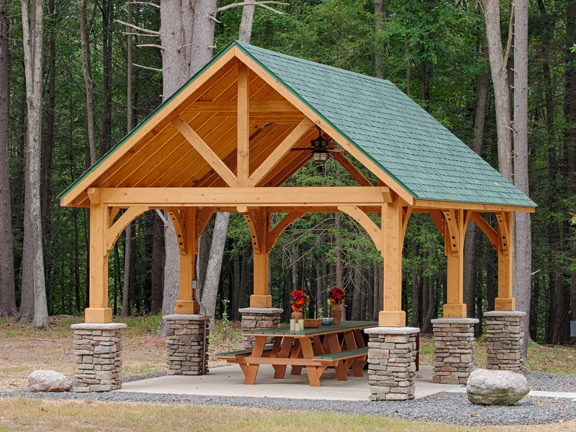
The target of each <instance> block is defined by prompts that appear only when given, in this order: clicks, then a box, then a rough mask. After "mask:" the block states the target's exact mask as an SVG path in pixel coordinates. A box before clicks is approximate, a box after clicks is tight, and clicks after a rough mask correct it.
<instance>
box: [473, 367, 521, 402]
mask: <svg viewBox="0 0 576 432" xmlns="http://www.w3.org/2000/svg"><path fill="white" fill-rule="evenodd" d="M466 392H467V393H468V400H470V402H472V403H473V404H478V405H513V404H515V403H516V402H518V401H519V400H520V399H522V398H523V397H524V396H526V395H527V394H528V393H529V392H530V388H529V387H528V380H527V379H526V377H525V376H524V375H522V374H519V373H516V372H512V371H507V370H487V369H476V370H475V371H474V372H472V373H471V374H470V377H469V378H468V383H467V385H466Z"/></svg>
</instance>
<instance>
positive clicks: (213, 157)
mask: <svg viewBox="0 0 576 432" xmlns="http://www.w3.org/2000/svg"><path fill="white" fill-rule="evenodd" d="M172 124H173V125H174V127H176V129H178V132H180V133H181V134H182V135H183V136H184V138H186V141H188V142H189V143H190V144H191V145H192V147H194V149H195V150H196V151H197V152H198V153H200V155H201V156H202V157H203V158H204V160H205V161H206V162H208V164H209V165H210V166H211V167H212V168H213V169H214V171H216V172H217V173H218V175H219V176H220V177H222V179H224V181H225V182H226V183H227V184H228V185H229V186H231V187H234V186H236V184H237V180H236V176H235V175H234V173H233V172H232V171H230V168H228V167H227V166H226V164H225V163H224V162H222V159H220V157H218V155H217V154H216V153H214V151H213V150H212V149H211V148H210V147H208V145H207V144H206V143H205V142H204V140H203V139H202V138H200V136H199V135H198V134H197V133H196V131H194V129H192V128H191V127H190V125H189V124H188V123H186V122H185V121H184V120H182V119H181V118H180V117H178V116H177V117H175V118H174V120H172Z"/></svg>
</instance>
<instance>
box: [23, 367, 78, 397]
mask: <svg viewBox="0 0 576 432" xmlns="http://www.w3.org/2000/svg"><path fill="white" fill-rule="evenodd" d="M28 387H29V388H30V391H33V392H65V391H68V390H70V389H71V388H72V380H71V379H70V378H68V377H67V376H66V375H64V374H61V373H60V372H55V371H51V370H37V371H34V372H32V373H31V374H30V376H29V377H28Z"/></svg>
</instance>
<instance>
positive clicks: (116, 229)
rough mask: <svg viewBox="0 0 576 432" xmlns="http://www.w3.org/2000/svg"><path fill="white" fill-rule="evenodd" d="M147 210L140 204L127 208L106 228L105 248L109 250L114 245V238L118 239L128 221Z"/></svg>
mask: <svg viewBox="0 0 576 432" xmlns="http://www.w3.org/2000/svg"><path fill="white" fill-rule="evenodd" d="M148 210H149V209H148V207H140V206H138V207H130V208H128V209H127V210H126V211H125V212H124V214H123V215H122V216H120V217H119V218H118V220H117V221H116V222H114V224H113V225H112V226H111V227H110V228H108V229H107V230H106V250H107V251H109V250H110V249H112V247H114V243H116V240H118V237H119V236H120V234H121V233H122V231H124V229H125V228H126V227H127V226H128V224H129V223H130V222H132V221H133V220H134V219H136V218H137V217H138V216H140V215H141V214H142V213H144V212H146V211H148Z"/></svg>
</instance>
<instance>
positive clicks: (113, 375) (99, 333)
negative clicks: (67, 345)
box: [71, 323, 127, 393]
mask: <svg viewBox="0 0 576 432" xmlns="http://www.w3.org/2000/svg"><path fill="white" fill-rule="evenodd" d="M126 327H127V326H126V324H115V323H106V324H94V323H85V324H73V325H72V326H71V328H72V329H73V330H74V354H75V355H76V370H75V372H74V378H75V380H76V385H75V387H74V391H75V392H77V393H86V392H91V391H93V392H105V391H110V390H117V389H119V388H121V387H122V377H121V372H122V357H121V354H122V334H121V330H122V329H125V328H126Z"/></svg>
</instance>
